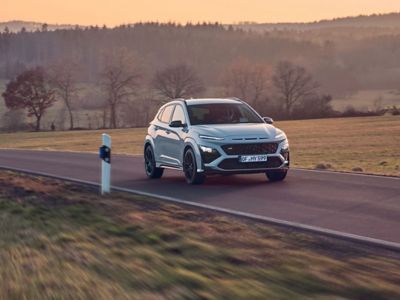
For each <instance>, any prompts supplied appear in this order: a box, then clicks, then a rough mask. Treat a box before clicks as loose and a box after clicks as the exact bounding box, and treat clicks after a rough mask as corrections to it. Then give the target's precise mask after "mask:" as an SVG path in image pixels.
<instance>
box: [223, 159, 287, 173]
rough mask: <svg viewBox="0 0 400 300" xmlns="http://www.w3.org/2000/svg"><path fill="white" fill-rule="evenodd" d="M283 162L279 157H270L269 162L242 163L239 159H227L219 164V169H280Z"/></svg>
mask: <svg viewBox="0 0 400 300" xmlns="http://www.w3.org/2000/svg"><path fill="white" fill-rule="evenodd" d="M281 165H282V160H281V159H280V158H279V157H277V156H272V157H268V161H264V162H251V163H241V162H239V160H238V159H237V158H227V159H225V160H223V161H222V162H220V163H219V165H218V167H219V168H221V169H224V170H250V169H268V168H279V167H280V166H281Z"/></svg>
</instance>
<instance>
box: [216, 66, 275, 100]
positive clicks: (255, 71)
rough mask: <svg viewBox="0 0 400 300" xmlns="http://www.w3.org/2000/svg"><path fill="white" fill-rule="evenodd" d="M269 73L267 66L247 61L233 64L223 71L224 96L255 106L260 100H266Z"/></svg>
mask: <svg viewBox="0 0 400 300" xmlns="http://www.w3.org/2000/svg"><path fill="white" fill-rule="evenodd" d="M270 73H271V72H270V70H269V68H268V67H267V66H264V65H260V64H253V63H250V62H248V61H247V60H242V61H239V62H236V63H233V64H231V65H230V66H228V67H227V68H226V69H225V72H224V74H223V76H222V85H223V86H224V89H225V94H226V96H235V97H239V98H240V99H243V100H246V101H248V102H250V103H252V104H253V105H254V106H257V105H258V102H259V100H260V99H262V98H266V91H267V87H268V84H269V80H270Z"/></svg>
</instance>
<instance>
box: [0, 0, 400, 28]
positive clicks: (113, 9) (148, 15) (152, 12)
mask: <svg viewBox="0 0 400 300" xmlns="http://www.w3.org/2000/svg"><path fill="white" fill-rule="evenodd" d="M4 1H5V3H4ZM2 2H3V3H2V5H1V6H2V9H1V10H0V21H9V20H25V21H37V22H48V23H58V24H61V23H68V24H82V25H89V24H98V25H102V24H106V25H108V26H115V25H118V24H122V23H133V22H137V21H161V22H168V21H177V22H187V21H192V22H198V21H212V22H214V21H219V22H222V23H234V22H240V21H254V22H260V23H261V22H307V21H315V20H320V19H330V18H335V17H344V16H349V15H359V14H372V13H387V12H398V11H400V2H399V1H398V0H380V1H376V0H363V1H360V0H335V1H332V0H304V1H298V0H281V1H269V0H202V1H200V0H168V1H165V0H114V1H104V0H100V1H99V0H97V1H96V0H84V1H82V0H79V1H78V0H69V1H64V0H36V1H33V0H2Z"/></svg>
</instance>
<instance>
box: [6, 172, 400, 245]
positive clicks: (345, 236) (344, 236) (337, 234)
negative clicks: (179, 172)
mask: <svg viewBox="0 0 400 300" xmlns="http://www.w3.org/2000/svg"><path fill="white" fill-rule="evenodd" d="M0 169H3V170H9V171H16V172H21V173H26V174H31V175H37V176H43V177H49V178H54V179H61V180H65V181H70V182H75V183H80V184H85V185H91V186H95V187H100V184H99V183H97V182H93V181H86V180H80V179H75V178H72V177H66V176H58V175H54V174H49V173H45V172H35V171H31V170H26V169H20V168H11V167H7V166H2V165H0ZM111 189H112V190H114V191H118V192H125V193H130V194H135V195H140V196H147V197H152V198H155V199H161V200H165V201H169V202H173V203H179V204H183V205H189V206H193V207H198V208H202V209H207V210H211V211H216V212H221V213H225V214H229V215H233V216H238V217H244V218H247V219H251V220H256V221H262V222H264V223H269V224H272V225H277V226H282V227H286V228H291V229H296V230H301V231H305V232H310V233H315V234H319V235H323V236H329V237H333V238H337V239H341V240H347V241H350V242H356V243H359V244H365V245H369V246H373V247H380V248H385V249H388V250H392V251H400V243H396V242H390V241H385V240H380V239H375V238H371V237H365V236H361V235H356V234H352V233H346V232H342V231H337V230H332V229H327V228H322V227H317V226H312V225H306V224H302V223H297V222H292V221H285V220H280V219H275V218H271V217H265V216H260V215H256V214H252V213H246V212H241V211H237V210H232V209H229V208H223V207H218V206H213V205H208V204H202V203H198V202H192V201H187V200H182V199H179V198H175V197H170V196H163V195H158V194H153V193H149V192H144V191H140V190H134V189H128V188H123V187H116V186H111Z"/></svg>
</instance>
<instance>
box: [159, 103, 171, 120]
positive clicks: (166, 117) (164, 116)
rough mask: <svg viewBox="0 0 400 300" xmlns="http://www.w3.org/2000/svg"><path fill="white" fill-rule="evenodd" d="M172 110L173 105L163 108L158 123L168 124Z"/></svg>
mask: <svg viewBox="0 0 400 300" xmlns="http://www.w3.org/2000/svg"><path fill="white" fill-rule="evenodd" d="M173 109H174V105H169V106H167V107H166V108H164V111H163V113H162V115H161V117H160V121H161V122H163V123H169V120H170V119H171V114H172V110H173Z"/></svg>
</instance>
